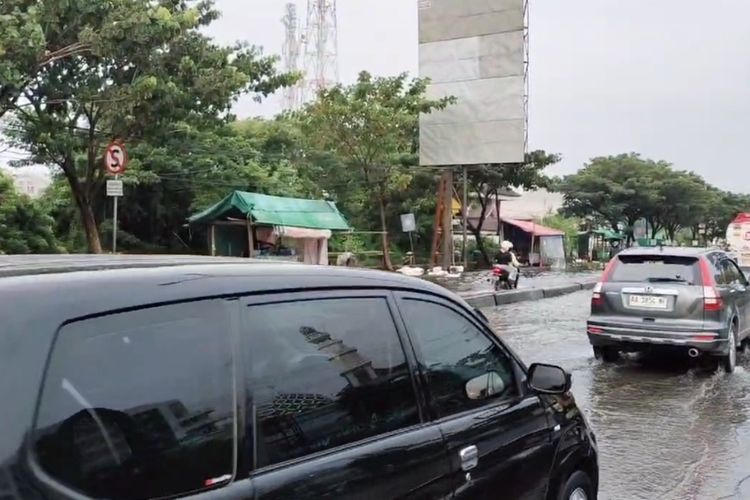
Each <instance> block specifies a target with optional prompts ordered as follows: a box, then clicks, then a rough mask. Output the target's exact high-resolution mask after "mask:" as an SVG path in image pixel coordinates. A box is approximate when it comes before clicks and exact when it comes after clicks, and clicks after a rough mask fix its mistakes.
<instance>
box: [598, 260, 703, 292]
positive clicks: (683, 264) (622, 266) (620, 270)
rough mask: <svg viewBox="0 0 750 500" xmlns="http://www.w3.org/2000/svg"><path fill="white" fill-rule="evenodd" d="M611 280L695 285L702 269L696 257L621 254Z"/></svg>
mask: <svg viewBox="0 0 750 500" xmlns="http://www.w3.org/2000/svg"><path fill="white" fill-rule="evenodd" d="M616 258H617V259H618V262H617V263H616V265H615V266H614V269H613V271H612V275H611V277H610V281H614V282H649V283H658V282H674V283H687V284H690V285H694V284H696V283H697V282H698V280H699V277H700V271H699V269H698V259H696V258H695V257H678V256H669V255H619V256H618V257H616Z"/></svg>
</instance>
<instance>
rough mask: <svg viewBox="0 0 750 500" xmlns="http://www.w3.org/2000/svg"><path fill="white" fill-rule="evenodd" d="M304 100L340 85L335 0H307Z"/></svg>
mask: <svg viewBox="0 0 750 500" xmlns="http://www.w3.org/2000/svg"><path fill="white" fill-rule="evenodd" d="M302 45H303V46H304V49H305V67H304V71H305V81H304V83H303V87H304V93H303V96H302V100H303V101H308V100H310V99H314V98H315V95H316V94H317V93H318V91H319V90H322V89H326V88H329V87H331V86H333V85H336V84H337V83H338V82H339V65H338V26H337V21H336V0H307V20H306V23H305V34H304V38H303V39H302Z"/></svg>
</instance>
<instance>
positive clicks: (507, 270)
mask: <svg viewBox="0 0 750 500" xmlns="http://www.w3.org/2000/svg"><path fill="white" fill-rule="evenodd" d="M514 271H515V275H516V277H515V279H514V280H511V279H510V277H511V276H512V275H513V273H514ZM492 277H493V279H494V285H495V291H500V290H513V289H515V288H518V278H519V273H518V271H517V270H516V269H515V268H514V267H513V266H506V265H503V264H495V265H493V266H492Z"/></svg>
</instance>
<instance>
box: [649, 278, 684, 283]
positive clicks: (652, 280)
mask: <svg viewBox="0 0 750 500" xmlns="http://www.w3.org/2000/svg"><path fill="white" fill-rule="evenodd" d="M646 281H648V282H649V283H687V282H688V280H686V279H683V278H648V279H647V280H646Z"/></svg>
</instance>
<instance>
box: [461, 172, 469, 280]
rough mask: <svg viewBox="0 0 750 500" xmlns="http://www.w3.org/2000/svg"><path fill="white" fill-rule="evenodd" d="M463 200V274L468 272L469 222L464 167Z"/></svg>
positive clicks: (467, 192)
mask: <svg viewBox="0 0 750 500" xmlns="http://www.w3.org/2000/svg"><path fill="white" fill-rule="evenodd" d="M463 198H464V199H463V200H462V201H461V209H462V210H461V211H462V212H463V215H464V217H463V219H464V220H463V223H464V237H463V246H462V247H461V250H462V252H463V257H464V272H466V271H468V269H469V252H468V249H467V248H466V231H467V229H468V226H469V224H468V221H469V205H468V199H469V167H467V166H466V165H464V196H463Z"/></svg>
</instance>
